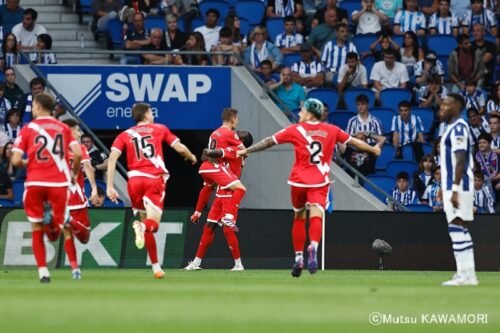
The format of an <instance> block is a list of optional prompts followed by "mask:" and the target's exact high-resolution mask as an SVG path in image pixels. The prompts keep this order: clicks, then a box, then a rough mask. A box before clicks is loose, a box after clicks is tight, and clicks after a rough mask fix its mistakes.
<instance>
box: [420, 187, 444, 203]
mask: <svg viewBox="0 0 500 333" xmlns="http://www.w3.org/2000/svg"><path fill="white" fill-rule="evenodd" d="M440 189H441V183H440V182H437V181H434V182H432V184H430V185H428V186H427V187H426V188H425V192H424V194H422V200H425V201H427V202H428V205H429V206H431V207H437V206H442V205H443V203H442V202H441V201H438V192H439V190H440Z"/></svg>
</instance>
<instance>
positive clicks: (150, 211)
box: [133, 200, 165, 279]
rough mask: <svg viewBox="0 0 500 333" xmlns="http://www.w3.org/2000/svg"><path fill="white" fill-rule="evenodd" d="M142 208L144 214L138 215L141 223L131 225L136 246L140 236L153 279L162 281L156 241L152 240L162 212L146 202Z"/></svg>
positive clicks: (162, 273)
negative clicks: (147, 256) (144, 210)
mask: <svg viewBox="0 0 500 333" xmlns="http://www.w3.org/2000/svg"><path fill="white" fill-rule="evenodd" d="M144 207H145V208H146V213H140V214H139V217H140V219H141V221H134V224H133V228H134V231H136V245H137V240H138V238H139V239H140V238H141V234H142V238H143V240H144V243H143V247H144V244H145V245H146V250H147V251H148V255H149V259H150V260H151V265H152V269H153V274H154V277H155V278H156V279H162V278H163V277H164V276H165V272H164V271H163V270H162V269H161V266H160V263H159V262H158V253H157V248H156V240H155V238H154V233H156V232H157V231H158V227H159V225H160V220H161V215H162V211H161V210H159V209H158V208H157V207H155V206H153V205H151V204H150V203H148V202H147V200H145V201H144ZM137 230H138V231H137ZM138 236H139V237H138ZM138 247H139V246H138Z"/></svg>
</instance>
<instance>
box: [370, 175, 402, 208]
mask: <svg viewBox="0 0 500 333" xmlns="http://www.w3.org/2000/svg"><path fill="white" fill-rule="evenodd" d="M367 178H368V179H369V180H370V181H372V182H373V183H374V184H375V185H376V186H378V187H380V189H382V190H383V191H384V192H385V193H387V195H391V192H392V189H393V188H394V186H395V185H396V179H395V178H393V177H389V176H385V175H369V176H368V177H367ZM364 188H365V189H366V190H367V191H368V192H370V193H371V194H373V195H374V196H375V197H377V198H378V199H379V200H380V201H382V202H384V203H385V202H386V197H385V196H384V195H382V194H381V193H379V192H378V191H376V190H375V189H374V188H373V187H372V186H370V185H369V184H368V182H366V183H365V185H364Z"/></svg>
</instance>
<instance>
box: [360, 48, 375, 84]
mask: <svg viewBox="0 0 500 333" xmlns="http://www.w3.org/2000/svg"><path fill="white" fill-rule="evenodd" d="M361 63H362V64H363V66H365V67H366V76H367V77H368V82H371V81H370V74H371V72H372V68H373V65H374V64H375V57H373V56H371V55H370V56H367V57H364V58H363V59H362V60H361Z"/></svg>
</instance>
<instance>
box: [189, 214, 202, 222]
mask: <svg viewBox="0 0 500 333" xmlns="http://www.w3.org/2000/svg"><path fill="white" fill-rule="evenodd" d="M200 217H201V213H200V212H198V211H196V212H194V213H193V215H191V222H193V223H198V222H199V221H200Z"/></svg>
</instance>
